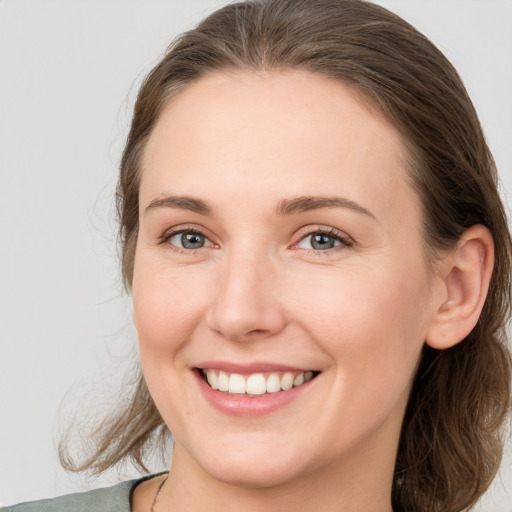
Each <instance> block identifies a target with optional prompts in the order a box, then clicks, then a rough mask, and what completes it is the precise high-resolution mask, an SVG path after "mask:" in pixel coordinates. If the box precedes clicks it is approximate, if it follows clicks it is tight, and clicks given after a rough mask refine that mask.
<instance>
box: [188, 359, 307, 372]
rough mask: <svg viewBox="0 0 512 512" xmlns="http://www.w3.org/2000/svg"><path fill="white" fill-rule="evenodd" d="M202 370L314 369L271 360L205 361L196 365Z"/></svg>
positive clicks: (297, 370)
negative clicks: (246, 361) (239, 361)
mask: <svg viewBox="0 0 512 512" xmlns="http://www.w3.org/2000/svg"><path fill="white" fill-rule="evenodd" d="M195 368H199V369H201V370H209V369H214V370H222V371H224V372H227V373H241V374H249V373H263V372H279V371H284V372H286V371H290V372H308V371H314V370H313V368H308V367H306V368H304V367H298V366H290V365H288V364H279V363H270V362H254V363H244V364H240V363H232V362H228V361H204V362H201V363H199V364H197V365H196V366H195Z"/></svg>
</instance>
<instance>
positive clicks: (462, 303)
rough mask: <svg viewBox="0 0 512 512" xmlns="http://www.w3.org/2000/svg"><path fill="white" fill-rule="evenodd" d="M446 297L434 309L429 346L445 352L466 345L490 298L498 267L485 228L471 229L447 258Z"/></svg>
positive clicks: (428, 339) (444, 270)
mask: <svg viewBox="0 0 512 512" xmlns="http://www.w3.org/2000/svg"><path fill="white" fill-rule="evenodd" d="M444 264H445V265H444V269H443V272H444V275H443V276H442V281H443V282H442V285H443V288H444V293H443V294H442V296H443V299H442V300H441V301H440V303H439V304H435V305H434V308H435V310H434V317H433V318H432V321H431V323H430V325H429V328H428V331H427V336H426V340H425V341H426V343H427V345H429V346H431V347H432V348H436V349H445V348H449V347H452V346H453V345H456V344H457V343H459V342H460V341H462V340H463V339H464V338H465V337H466V336H467V335H468V334H469V333H470V332H471V331H472V330H473V328H474V327H475V325H476V323H477V322H478V318H479V317H480V313H481V312H482V308H483V306H484V303H485V299H486V297H487V291H488V289H489V283H490V280H491V275H492V271H493V267H494V243H493V239H492V235H491V233H490V232H489V230H488V229H487V228H486V227H484V226H481V225H476V226H473V227H471V228H469V229H468V230H467V231H465V232H464V234H463V235H462V236H461V238H460V240H459V242H458V243H457V247H456V248H455V249H454V250H453V251H451V252H450V254H449V255H447V256H446V257H445V258H444Z"/></svg>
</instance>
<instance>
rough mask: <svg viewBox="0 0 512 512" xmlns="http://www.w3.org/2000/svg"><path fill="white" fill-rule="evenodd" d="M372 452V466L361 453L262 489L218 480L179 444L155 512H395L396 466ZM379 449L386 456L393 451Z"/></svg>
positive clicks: (370, 454) (370, 457)
mask: <svg viewBox="0 0 512 512" xmlns="http://www.w3.org/2000/svg"><path fill="white" fill-rule="evenodd" d="M368 448H369V449H368V450H367V452H368V457H367V459H368V460H367V461H366V462H367V464H365V463H364V462H365V461H364V460H363V459H364V457H363V458H362V457H361V451H360V450H358V454H357V457H353V459H354V460H351V459H352V457H351V456H350V454H348V455H347V458H346V464H338V465H337V466H336V467H332V466H324V467H322V468H318V469H316V470H313V471H312V472H310V473H308V474H307V475H303V476H301V477H297V478H295V479H292V480H290V481H287V482H286V483H284V484H281V485H277V486H272V487H257V488H256V487H249V486H239V485H231V484H229V483H226V482H222V481H219V480H217V479H215V478H214V477H213V476H212V475H210V474H207V473H206V472H204V470H203V469H202V468H201V467H200V466H199V465H198V464H197V463H196V462H195V461H194V460H193V459H192V458H191V457H190V456H189V454H188V453H187V452H186V451H185V450H184V449H183V448H182V447H181V446H180V445H178V444H177V445H176V446H175V450H174V454H173V464H172V467H171V470H170V473H169V478H168V480H167V482H166V484H165V486H164V487H163V489H162V492H161V494H160V496H159V499H158V507H156V508H155V512H166V511H167V510H169V511H171V510H172V511H173V512H189V511H190V510H194V511H195V512H203V511H205V512H206V511H208V512H217V511H218V512H221V511H222V512H231V511H233V512H235V511H236V512H238V511H239V510H244V511H247V512H260V511H261V512H278V511H279V512H281V511H282V510H294V509H295V510H300V511H301V512H317V511H318V510H322V512H339V511H343V512H361V510H364V511H365V512H392V508H391V484H392V477H393V470H394V467H393V466H394V464H393V463H391V464H389V463H388V464H385V465H383V464H382V463H381V462H382V460H381V459H380V458H379V457H377V458H376V457H375V455H376V452H375V451H374V450H373V449H371V447H368ZM377 450H378V451H380V452H386V451H389V446H388V447H386V446H384V447H383V446H380V447H377ZM388 455H389V454H388ZM391 455H392V457H391V458H390V457H386V459H387V460H388V461H389V460H391V461H394V452H393V453H392V454H391Z"/></svg>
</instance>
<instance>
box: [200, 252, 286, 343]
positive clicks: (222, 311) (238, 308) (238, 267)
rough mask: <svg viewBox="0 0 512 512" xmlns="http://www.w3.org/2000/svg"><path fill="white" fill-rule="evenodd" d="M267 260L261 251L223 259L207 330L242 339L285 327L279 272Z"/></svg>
mask: <svg viewBox="0 0 512 512" xmlns="http://www.w3.org/2000/svg"><path fill="white" fill-rule="evenodd" d="M270 260H271V258H269V257H268V256H267V255H262V254H261V253H260V254H259V255H256V254H252V255H237V254H232V255H231V256H230V257H229V258H226V260H225V261H224V262H223V268H222V271H221V272H220V275H219V279H218V282H217V290H216V293H215V295H214V300H213V302H212V304H211V307H210V309H209V311H208V313H207V323H208V326H209V328H210V329H212V330H214V331H215V332H217V333H218V334H220V335H221V336H222V337H224V338H226V339H229V340H231V341H242V342H243V341H254V340H257V339H265V338H269V337H271V336H274V335H276V334H278V333H279V332H281V331H282V330H283V329H284V327H285V324H286V315H285V312H284V309H283V307H282V305H281V304H280V300H279V272H278V269H277V268H276V265H275V264H272V262H271V261H270Z"/></svg>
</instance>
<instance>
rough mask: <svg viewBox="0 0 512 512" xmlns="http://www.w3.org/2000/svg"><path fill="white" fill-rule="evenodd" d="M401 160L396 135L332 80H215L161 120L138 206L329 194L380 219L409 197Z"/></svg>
mask: <svg viewBox="0 0 512 512" xmlns="http://www.w3.org/2000/svg"><path fill="white" fill-rule="evenodd" d="M405 156H406V155H405V149H404V144H403V142H402V138H401V136H400V134H399V133H398V131H397V130H396V129H395V127H394V126H393V125H392V124H391V123H389V122H388V121H387V120H386V119H385V118H384V117H383V116H381V115H379V114H378V113H377V112H375V111H374V110H370V109H369V108H368V106H367V105H366V104H364V103H363V102H362V101H361V100H360V98H359V97H358V96H357V95H356V94H355V93H354V91H353V90H351V89H350V88H349V87H348V86H346V85H344V84H342V83H340V82H339V81H337V80H333V79H330V78H326V77H322V76H319V75H315V74H311V73H308V72H304V71H279V72H267V73H264V72H258V73H256V72H248V71H247V72H241V71H240V72H235V73H230V74H227V73H215V74H211V75H208V76H206V77H203V78H201V79H200V80H198V81H197V82H195V83H194V84H192V85H191V86H189V87H187V88H186V89H184V90H183V91H181V92H180V93H179V94H178V95H177V96H176V97H174V98H173V99H172V100H171V101H170V102H169V103H168V105H167V106H166V107H165V109H164V110H163V112H162V113H161V115H160V118H159V120H158V122H157V124H156V126H155V129H154V131H153V133H152V135H151V137H150V139H149V141H148V144H147V146H146V148H145V153H144V158H143V162H142V182H141V202H142V199H144V198H146V199H147V200H151V199H153V198H152V197H149V196H150V195H157V194H164V193H170V192H172V193H173V194H187V195H190V193H191V192H192V191H196V193H197V194H201V195H206V196H208V197H207V198H208V199H210V198H211V199H212V200H213V202H215V201H216V199H221V198H222V197H226V194H229V193H232V194H234V195H235V197H240V194H247V197H249V196H255V195H257V194H258V192H259V191H261V193H262V194H264V196H265V198H269V195H270V196H271V195H272V194H271V191H276V194H281V196H283V195H284V196H298V195H305V194H306V193H307V194H308V195H330V194H332V192H333V189H336V190H335V192H336V193H340V194H343V195H344V196H350V199H352V200H356V201H363V202H366V203H368V202H370V203H372V204H371V206H372V207H373V208H376V209H377V210H382V211H385V210H386V209H389V208H390V207H391V206H392V205H393V203H394V202H395V199H396V197H397V194H402V195H405V196H413V195H414V193H413V191H412V190H411V188H410V187H409V186H408V184H407V179H406V170H405V161H406V158H405ZM191 188H193V190H191ZM146 196H147V197H146ZM277 199H278V198H277V196H276V200H277ZM414 200H415V198H414Z"/></svg>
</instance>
